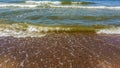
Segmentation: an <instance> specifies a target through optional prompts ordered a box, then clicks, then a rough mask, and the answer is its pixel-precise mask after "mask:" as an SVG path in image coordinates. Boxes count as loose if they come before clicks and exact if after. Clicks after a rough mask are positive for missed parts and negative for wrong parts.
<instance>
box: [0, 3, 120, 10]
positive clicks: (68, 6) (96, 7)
mask: <svg viewBox="0 0 120 68" xmlns="http://www.w3.org/2000/svg"><path fill="white" fill-rule="evenodd" d="M41 7H43V8H45V7H47V8H48V7H49V8H79V9H113V10H120V6H76V5H45V4H44V5H36V4H0V8H41Z"/></svg>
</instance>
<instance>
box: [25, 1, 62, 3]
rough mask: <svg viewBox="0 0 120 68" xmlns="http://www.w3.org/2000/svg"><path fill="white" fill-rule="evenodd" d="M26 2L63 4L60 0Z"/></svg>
mask: <svg viewBox="0 0 120 68" xmlns="http://www.w3.org/2000/svg"><path fill="white" fill-rule="evenodd" d="M25 3H26V4H61V2H60V1H26V2H25Z"/></svg>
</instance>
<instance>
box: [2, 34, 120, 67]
mask: <svg viewBox="0 0 120 68" xmlns="http://www.w3.org/2000/svg"><path fill="white" fill-rule="evenodd" d="M119 41H120V36H119V35H97V34H90V33H88V34H87V33H86V34H84V33H51V34H48V35H46V36H44V37H39V38H38V37H33V38H31V37H26V38H14V37H0V68H56V67H57V68H88V67H89V68H95V67H96V68H119V67H120V57H119V56H120V46H119V45H120V43H119Z"/></svg>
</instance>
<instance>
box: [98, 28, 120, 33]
mask: <svg viewBox="0 0 120 68" xmlns="http://www.w3.org/2000/svg"><path fill="white" fill-rule="evenodd" d="M96 33H97V34H120V27H111V28H106V29H100V30H98V31H97V32H96Z"/></svg>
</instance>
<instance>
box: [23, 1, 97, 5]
mask: <svg viewBox="0 0 120 68" xmlns="http://www.w3.org/2000/svg"><path fill="white" fill-rule="evenodd" d="M25 3H27V4H55V5H59V4H95V3H94V2H71V1H26V2H25Z"/></svg>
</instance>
